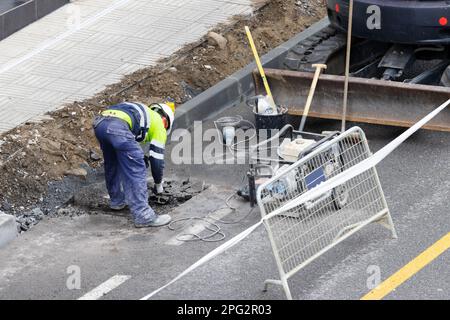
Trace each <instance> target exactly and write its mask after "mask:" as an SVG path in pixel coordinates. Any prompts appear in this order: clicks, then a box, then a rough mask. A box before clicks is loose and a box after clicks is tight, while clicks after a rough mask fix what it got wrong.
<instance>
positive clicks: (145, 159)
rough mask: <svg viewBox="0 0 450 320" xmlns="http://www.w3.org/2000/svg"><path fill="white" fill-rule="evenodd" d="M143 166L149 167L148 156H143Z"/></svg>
mask: <svg viewBox="0 0 450 320" xmlns="http://www.w3.org/2000/svg"><path fill="white" fill-rule="evenodd" d="M144 162H145V167H146V168H147V169H148V168H149V167H150V157H149V156H144Z"/></svg>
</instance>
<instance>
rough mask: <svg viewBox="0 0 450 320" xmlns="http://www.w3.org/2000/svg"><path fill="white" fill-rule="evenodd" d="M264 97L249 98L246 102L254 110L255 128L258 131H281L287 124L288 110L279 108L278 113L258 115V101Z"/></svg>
mask: <svg viewBox="0 0 450 320" xmlns="http://www.w3.org/2000/svg"><path fill="white" fill-rule="evenodd" d="M261 97H263V96H261V95H259V96H254V97H249V98H248V99H247V101H246V103H247V105H248V106H249V107H251V108H252V110H253V114H254V115H255V127H256V130H258V131H259V130H280V129H281V128H283V127H284V126H285V125H286V122H287V111H288V110H287V108H284V107H277V110H278V113H277V114H275V115H273V114H264V113H258V112H257V110H258V106H257V100H258V98H261Z"/></svg>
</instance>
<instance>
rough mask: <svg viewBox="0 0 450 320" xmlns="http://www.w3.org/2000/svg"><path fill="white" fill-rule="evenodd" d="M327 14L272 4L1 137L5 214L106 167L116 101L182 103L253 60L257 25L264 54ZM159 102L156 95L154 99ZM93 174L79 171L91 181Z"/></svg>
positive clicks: (0, 190) (309, 4) (282, 0)
mask: <svg viewBox="0 0 450 320" xmlns="http://www.w3.org/2000/svg"><path fill="white" fill-rule="evenodd" d="M324 15H325V9H324V6H323V2H322V1H321V0H308V1H306V0H301V1H298V0H297V1H294V0H290V1H286V0H272V1H270V2H268V4H267V5H265V6H264V7H262V8H261V9H260V10H259V11H258V12H257V13H256V14H255V15H253V16H251V17H245V18H243V17H239V18H236V19H235V20H234V22H233V23H232V24H231V25H228V26H222V27H219V28H217V29H216V30H214V31H215V32H216V33H218V34H219V35H221V36H223V37H224V38H225V39H226V45H225V46H223V45H221V46H222V48H223V49H221V47H220V46H219V45H218V44H217V43H214V41H212V40H208V39H206V38H205V39H204V40H205V41H202V42H201V43H200V44H196V45H191V46H187V48H185V49H182V50H180V52H178V53H176V54H174V55H173V56H172V57H170V58H168V59H165V60H163V61H161V64H159V65H158V66H156V67H152V68H148V69H143V70H139V71H137V72H135V73H133V74H131V75H129V76H127V77H125V78H124V79H123V81H121V82H120V83H117V84H115V85H112V86H110V87H109V88H107V89H106V90H104V91H103V92H101V93H99V94H98V95H97V96H95V97H94V98H91V99H88V100H85V101H82V102H75V103H73V104H71V105H68V106H66V107H64V108H63V109H61V110H58V111H55V112H52V113H51V114H49V116H48V117H46V118H45V119H44V120H43V121H41V122H39V123H27V124H24V125H22V126H20V127H18V128H15V129H13V130H11V131H10V132H8V133H7V134H5V135H3V137H2V138H1V139H0V180H1V181H2V183H1V184H0V209H3V210H4V211H7V212H10V213H14V212H16V211H23V210H24V208H30V207H32V206H35V205H36V204H37V205H39V203H40V202H42V201H43V198H44V197H45V195H46V192H47V189H48V184H49V182H50V181H54V180H60V179H62V178H63V177H64V176H65V175H73V174H75V173H74V172H73V170H74V169H78V168H79V167H80V165H81V166H82V165H85V166H90V167H94V168H95V167H98V166H100V165H101V163H102V162H101V159H100V157H99V155H100V154H101V153H100V150H99V149H98V145H97V142H96V139H95V137H94V134H93V131H92V129H91V125H92V119H93V118H94V117H95V115H96V114H98V113H99V112H100V111H101V110H103V109H104V108H105V107H107V106H108V105H110V104H113V103H117V102H119V101H124V100H137V101H143V102H148V101H151V100H152V99H153V98H154V100H159V99H163V98H166V97H171V98H174V99H175V100H176V102H177V103H178V104H181V103H183V102H185V101H187V100H189V99H190V98H192V97H193V96H195V95H196V94H198V93H200V92H201V91H203V90H205V89H207V88H209V87H211V86H213V85H214V84H216V83H217V82H219V81H221V80H223V79H224V78H226V77H227V76H228V75H230V74H232V73H234V72H235V71H237V70H239V69H240V68H242V67H244V66H245V65H247V64H248V63H249V62H250V61H251V60H252V55H251V51H250V49H249V47H248V43H247V40H246V37H245V33H244V25H248V26H250V28H251V29H252V33H253V36H254V38H255V39H256V42H257V46H258V50H259V51H260V53H261V54H263V53H266V52H268V51H269V50H270V49H272V48H274V47H276V46H277V45H279V44H281V43H282V42H284V41H286V40H288V39H289V38H291V37H292V36H293V35H295V34H297V33H298V32H300V31H302V30H303V29H305V28H307V27H309V26H310V25H311V24H312V23H314V22H316V21H317V20H319V19H320V18H321V17H323V16H324ZM152 97H153V98H152ZM84 173H85V171H83V170H77V172H76V174H77V175H78V176H80V177H81V178H84V177H83V176H84Z"/></svg>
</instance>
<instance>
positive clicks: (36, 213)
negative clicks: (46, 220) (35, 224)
mask: <svg viewBox="0 0 450 320" xmlns="http://www.w3.org/2000/svg"><path fill="white" fill-rule="evenodd" d="M31 212H32V214H33V215H34V216H35V217H36V218H37V219H38V220H41V219H42V217H43V216H44V212H42V210H41V208H34V209H33V210H31Z"/></svg>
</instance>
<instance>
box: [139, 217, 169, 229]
mask: <svg viewBox="0 0 450 320" xmlns="http://www.w3.org/2000/svg"><path fill="white" fill-rule="evenodd" d="M170 221H172V217H171V216H169V215H168V214H162V215H156V218H155V219H153V220H152V221H150V222H147V223H135V224H134V226H135V227H136V228H148V227H162V226H165V225H166V224H169V223H170Z"/></svg>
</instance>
